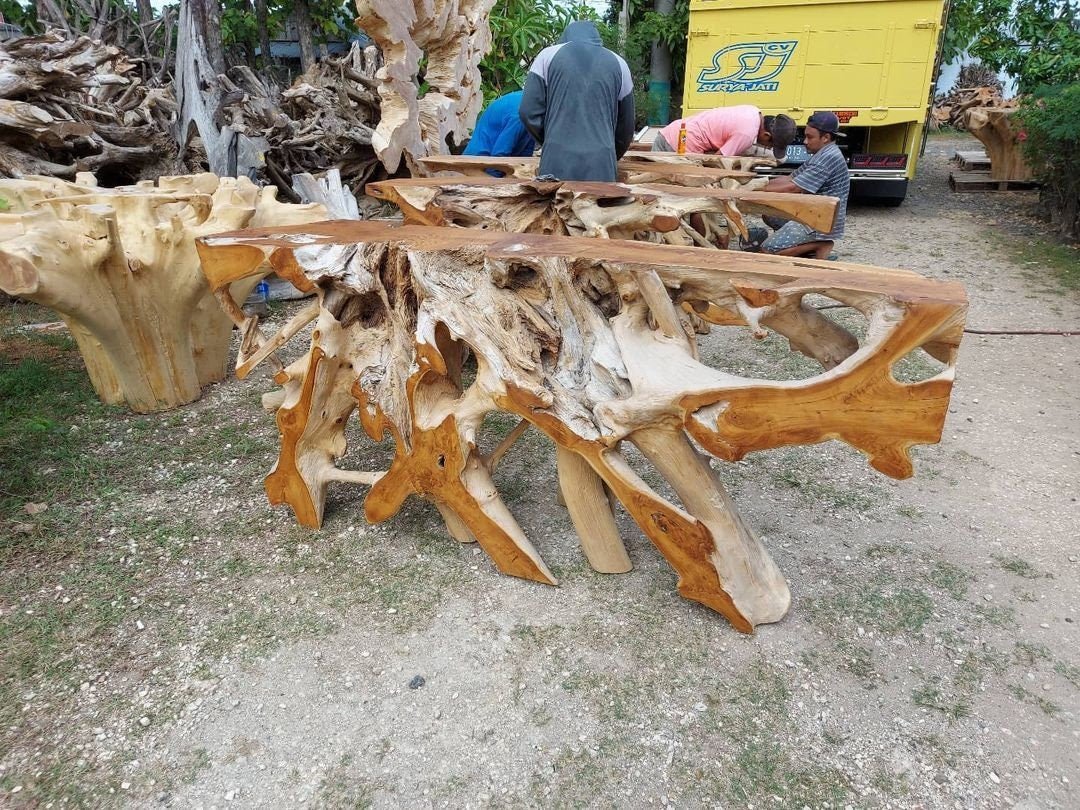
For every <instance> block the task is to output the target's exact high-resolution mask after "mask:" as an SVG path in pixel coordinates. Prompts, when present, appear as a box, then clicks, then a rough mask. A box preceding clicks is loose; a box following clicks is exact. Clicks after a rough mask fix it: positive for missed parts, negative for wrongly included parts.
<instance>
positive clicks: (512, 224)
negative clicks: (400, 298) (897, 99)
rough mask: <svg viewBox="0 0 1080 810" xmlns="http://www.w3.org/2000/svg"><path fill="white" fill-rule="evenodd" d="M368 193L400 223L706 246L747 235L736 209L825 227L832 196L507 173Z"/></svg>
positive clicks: (387, 183) (379, 185)
mask: <svg viewBox="0 0 1080 810" xmlns="http://www.w3.org/2000/svg"><path fill="white" fill-rule="evenodd" d="M366 191H367V194H368V195H369V196H371V197H375V198H377V199H381V200H386V201H388V202H392V203H394V204H395V205H397V206H398V207H399V208H400V209H401V211H402V214H403V215H404V217H405V222H406V223H407V224H417V225H440V226H441V225H456V226H459V227H464V228H485V229H494V230H502V231H507V232H509V233H547V234H561V235H570V236H592V237H601V238H605V239H639V240H644V241H660V242H665V243H667V244H673V245H686V246H690V245H695V244H696V245H698V246H699V247H712V246H714V241H717V240H714V241H710V238H709V237H710V235H711V233H710V231H709V230H706V232H705V233H704V234H702V233H699V232H698V231H697V230H696V229H695V228H694V227H693V226H692V225H691V224H690V222H689V219H690V217H691V216H692V215H694V214H697V215H700V216H701V217H702V221H703V222H704V224H705V226H706V228H708V229H715V230H716V231H718V232H719V233H720V235H721V236H722V237H724V241H725V242H726V240H727V238H729V237H731V236H734V235H736V234H738V235H740V236H743V237H745V236H746V224H745V222H744V220H743V214H745V213H752V214H759V215H761V214H770V215H773V216H778V217H783V218H785V219H794V220H796V221H798V222H801V223H803V224H804V225H807V226H809V227H811V228H813V229H814V230H817V231H822V232H828V231H830V230H832V226H833V220H834V219H835V217H836V206H837V204H838V203H839V200H838V199H837V198H836V197H826V196H819V195H816V194H777V193H772V192H766V191H755V190H753V189H750V188H747V187H745V186H738V187H736V188H733V189H723V188H702V187H699V188H687V187H683V186H672V185H662V184H648V185H633V186H631V185H624V184H620V183H580V182H561V181H541V180H518V179H514V178H498V177H490V176H482V177H456V178H455V177H446V176H444V177H421V178H402V179H396V180H382V181H379V182H376V183H368V185H367V189H366Z"/></svg>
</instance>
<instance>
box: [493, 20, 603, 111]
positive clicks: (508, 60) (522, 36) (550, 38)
mask: <svg viewBox="0 0 1080 810" xmlns="http://www.w3.org/2000/svg"><path fill="white" fill-rule="evenodd" d="M488 19H489V22H490V24H491V50H490V51H489V52H488V55H487V56H486V57H484V60H483V61H482V62H481V63H480V75H481V77H482V78H483V88H484V103H485V104H486V103H487V102H490V101H491V100H492V99H493V98H497V97H499V96H502V95H505V94H506V93H511V92H513V91H514V90H521V89H523V88H524V87H525V75H526V74H527V73H528V70H529V65H530V64H531V63H532V60H533V59H534V58H535V57H536V55H537V54H538V53H540V51H542V50H543V49H544V48H546V47H547V46H548V45H554V44H555V43H556V42H558V41H559V37H561V36H562V32H563V29H565V28H566V26H567V25H569V24H570V23H571V22H573V21H574V20H593V21H596V20H597V17H596V13H595V12H594V11H593V10H592V9H590V8H589V7H588V6H585V5H582V6H579V7H577V8H574V7H571V6H569V5H564V4H562V3H560V2H558V0H498V2H496V3H495V6H494V8H492V9H491V16H490V17H489V18H488Z"/></svg>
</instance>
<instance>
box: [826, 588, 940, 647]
mask: <svg viewBox="0 0 1080 810" xmlns="http://www.w3.org/2000/svg"><path fill="white" fill-rule="evenodd" d="M840 587H841V589H840V590H837V591H836V592H835V593H832V594H828V595H826V596H823V597H820V598H818V599H814V600H813V601H812V602H811V603H810V605H809V613H810V618H811V620H812V621H813V622H814V623H815V624H817V625H818V626H819V627H820V628H822V629H823V630H825V632H826V633H827V634H829V635H834V636H835V635H837V634H841V633H846V630H845V629H844V628H842V626H841V625H842V622H843V620H845V619H847V620H850V621H851V622H854V623H855V624H857V625H859V626H860V627H864V628H866V629H867V630H874V631H876V632H879V633H883V634H885V635H889V636H892V635H897V634H901V633H903V634H907V635H918V634H919V633H921V632H922V629H923V627H924V626H925V625H926V623H927V622H928V621H930V617H931V616H932V615H933V612H934V602H933V600H932V599H931V598H930V596H929V595H928V594H927V593H926V592H925V591H923V590H921V589H918V588H912V587H907V586H898V585H896V583H895V582H894V581H893V580H892V579H891V578H889V577H878V578H876V579H874V580H870V581H867V580H865V579H854V578H852V579H848V580H845V581H844V582H843V584H842V585H841V586H840Z"/></svg>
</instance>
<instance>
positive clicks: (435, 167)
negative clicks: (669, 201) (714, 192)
mask: <svg viewBox="0 0 1080 810" xmlns="http://www.w3.org/2000/svg"><path fill="white" fill-rule="evenodd" d="M417 165H418V166H419V168H420V169H421V170H422V171H425V172H430V173H434V172H451V173H454V174H463V175H467V176H470V177H484V176H490V175H488V174H487V172H488V170H489V169H491V170H494V171H499V172H503V173H504V174H505V175H506V176H507V177H515V178H517V179H518V180H533V179H535V178H536V172H537V170H538V169H539V168H540V158H538V157H489V156H484V155H437V156H432V157H425V158H420V159H419V160H418V161H417ZM617 171H618V178H617V179H618V181H619V182H620V183H670V184H672V185H678V186H720V187H722V188H735V187H737V186H739V185H743V184H746V183H753V184H755V185H756V186H758V187H760V186H762V185H764V184H765V183H766V182H768V178H767V177H762V176H761V175H758V174H755V173H754V172H752V171H742V170H738V169H717V168H713V167H710V166H700V165H696V164H692V163H672V162H667V161H646V160H641V159H639V158H633V157H624V158H623V159H622V160H620V161H619V164H618V167H617Z"/></svg>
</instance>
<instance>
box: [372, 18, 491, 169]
mask: <svg viewBox="0 0 1080 810" xmlns="http://www.w3.org/2000/svg"><path fill="white" fill-rule="evenodd" d="M494 4H495V0H426V1H425V2H423V3H421V2H418V1H417V0H356V10H357V13H358V14H359V18H358V19H357V21H356V22H357V25H359V27H360V28H361V29H363V31H364V32H365V33H366V34H367V35H368V36H370V37H371V38H372V39H373V40H374V41H375V44H376V45H378V46H379V49H380V50H381V51H382V54H383V59H384V60H385V61H384V65H383V67H382V68H381V69H380V70H379V72H378V74H377V77H376V78H377V79H378V82H379V85H378V89H379V96H380V98H381V99H382V104H381V117H380V120H379V125H378V127H377V128H376V130H375V132H374V134H373V136H372V140H371V143H372V146H374V147H375V151H376V153H377V154H378V156H379V158H380V159H381V160H382V162H383V165H384V166H386V169H387V171H389V172H394V171H397V169H398V166H399V165H400V163H401V160H402V158H403V157H404V159H405V160H406V164H407V165H409V166H410V167H411V166H412V165H413V163H414V161H415V160H416V159H417V158H422V157H424V156H425V155H437V154H441V153H443V152H445V151H446V142H447V138H448V137H449V138H452V139H453V140H454V141H455V142H457V143H462V142H464V139H465V136H466V135H467V133H468V131H469V130H470V129H471V128H472V125H473V124H474V123H475V122H476V117H477V116H478V115H479V114H480V108H481V106H482V105H483V101H484V94H483V92H482V90H481V88H480V60H481V59H483V57H484V55H485V54H486V53H487V51H488V48H489V46H490V43H491V31H490V29H489V27H488V13H489V12H490V11H491V7H492V6H493V5H494ZM421 69H422V70H423V82H424V83H425V84H426V85H427V91H426V92H425V93H424V95H423V96H422V97H420V95H419V87H420V83H421V77H420V74H421Z"/></svg>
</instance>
